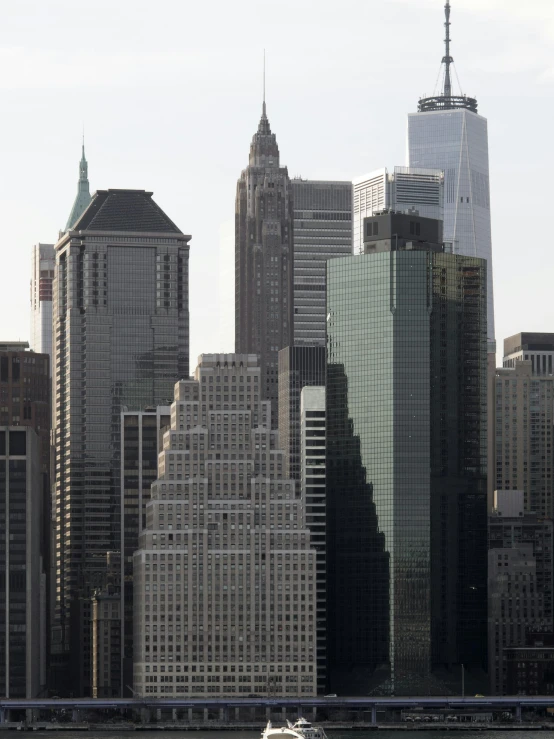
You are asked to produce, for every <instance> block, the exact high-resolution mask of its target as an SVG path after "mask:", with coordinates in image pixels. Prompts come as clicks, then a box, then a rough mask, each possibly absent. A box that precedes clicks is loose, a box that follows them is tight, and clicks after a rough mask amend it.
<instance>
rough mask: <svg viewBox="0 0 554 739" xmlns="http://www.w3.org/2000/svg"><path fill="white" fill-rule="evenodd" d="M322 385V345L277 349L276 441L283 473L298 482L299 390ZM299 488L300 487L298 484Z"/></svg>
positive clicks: (299, 459)
mask: <svg viewBox="0 0 554 739" xmlns="http://www.w3.org/2000/svg"><path fill="white" fill-rule="evenodd" d="M311 385H317V386H319V385H325V347H322V346H287V347H286V348H285V349H281V351H280V352H279V419H278V428H279V445H280V447H281V449H282V450H283V452H284V455H285V459H284V461H285V475H286V476H287V477H292V479H293V480H296V481H297V482H300V477H301V467H302V464H301V456H300V393H301V391H302V388H304V387H307V386H311ZM298 490H300V488H298Z"/></svg>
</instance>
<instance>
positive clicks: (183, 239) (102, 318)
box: [52, 190, 190, 695]
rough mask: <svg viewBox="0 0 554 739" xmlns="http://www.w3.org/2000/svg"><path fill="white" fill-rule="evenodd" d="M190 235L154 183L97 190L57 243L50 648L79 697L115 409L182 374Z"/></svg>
mask: <svg viewBox="0 0 554 739" xmlns="http://www.w3.org/2000/svg"><path fill="white" fill-rule="evenodd" d="M189 239H190V236H185V235H184V234H183V233H182V232H181V231H180V230H179V228H177V226H176V225H175V224H174V223H173V222H172V221H171V220H170V219H169V218H168V217H167V215H166V214H165V213H164V212H163V211H162V210H161V208H159V206H158V205H157V204H156V203H155V202H154V201H153V200H152V193H150V192H145V191H144V190H99V191H98V192H97V193H96V194H95V196H94V198H93V200H92V202H91V204H90V205H89V207H88V208H87V209H86V210H85V212H84V213H83V214H82V216H81V217H80V218H79V220H78V221H77V223H76V224H75V227H74V229H70V230H69V231H67V233H65V234H64V235H63V236H62V238H61V239H60V240H59V241H58V243H57V244H56V277H55V280H54V307H53V314H54V357H55V360H54V369H53V377H54V379H55V388H56V394H55V400H54V402H55V405H54V424H55V445H56V486H55V506H56V527H57V528H56V551H55V557H56V573H55V577H56V584H55V588H56V592H55V599H56V604H55V615H54V623H53V636H52V640H53V644H52V651H53V653H54V654H55V667H57V668H58V675H60V672H61V677H62V678H64V677H65V678H67V676H70V678H71V681H72V685H71V688H70V689H71V690H72V691H73V693H74V694H78V695H90V674H91V665H90V648H89V647H90V621H89V619H90V595H91V591H92V590H93V589H94V588H97V587H101V586H102V585H103V584H104V583H103V579H104V575H105V562H106V553H107V552H109V551H112V552H113V551H118V552H119V551H120V549H121V541H120V539H121V535H120V474H121V462H120V426H121V412H122V411H131V410H142V409H143V408H144V407H146V406H153V405H163V404H165V403H166V402H167V401H168V399H170V398H171V397H172V395H173V386H174V384H175V382H176V380H178V379H179V378H184V377H188V371H189V368H188V362H189V313H188V255H189V246H188V242H189ZM69 653H70V654H71V661H70V670H69V671H68V669H67V665H66V662H65V658H66V657H67V655H68V654H69ZM56 689H59V690H62V689H63V686H62V685H60V687H59V688H58V687H57V688H56Z"/></svg>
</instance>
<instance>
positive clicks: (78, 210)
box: [65, 139, 91, 231]
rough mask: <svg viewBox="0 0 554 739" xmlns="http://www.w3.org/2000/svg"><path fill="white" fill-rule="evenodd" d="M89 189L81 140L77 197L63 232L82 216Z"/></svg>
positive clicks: (86, 203) (89, 198)
mask: <svg viewBox="0 0 554 739" xmlns="http://www.w3.org/2000/svg"><path fill="white" fill-rule="evenodd" d="M90 200H91V197H90V188H89V183H88V162H87V160H86V159H85V142H84V139H83V147H82V153H81V161H80V162H79V181H78V183H77V195H76V197H75V201H74V203H73V207H72V208H71V213H70V214H69V218H68V219H67V223H66V224H65V230H66V231H69V230H70V229H71V228H73V227H74V226H75V224H76V223H77V221H78V220H79V218H80V217H81V216H82V215H83V213H84V212H85V210H86V209H87V208H88V206H89V203H90Z"/></svg>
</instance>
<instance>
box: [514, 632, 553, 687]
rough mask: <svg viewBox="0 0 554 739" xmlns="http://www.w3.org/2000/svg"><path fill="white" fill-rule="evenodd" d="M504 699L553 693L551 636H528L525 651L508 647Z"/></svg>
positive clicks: (520, 648)
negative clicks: (507, 696)
mask: <svg viewBox="0 0 554 739" xmlns="http://www.w3.org/2000/svg"><path fill="white" fill-rule="evenodd" d="M504 651H505V655H506V658H505V659H506V695H552V693H554V634H551V633H550V634H545V633H542V632H538V633H533V632H530V633H528V634H527V643H526V645H525V646H524V647H508V648H507V649H505V650H504Z"/></svg>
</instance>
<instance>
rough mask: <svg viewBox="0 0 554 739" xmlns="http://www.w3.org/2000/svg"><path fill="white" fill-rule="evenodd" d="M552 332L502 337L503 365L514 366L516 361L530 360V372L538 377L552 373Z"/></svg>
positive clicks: (553, 353) (553, 341)
mask: <svg viewBox="0 0 554 739" xmlns="http://www.w3.org/2000/svg"><path fill="white" fill-rule="evenodd" d="M553 357H554V334H544V333H531V332H529V331H527V332H525V333H519V334H515V335H514V336H510V337H508V338H507V339H504V359H503V361H502V365H503V366H504V367H511V368H512V369H513V368H514V367H515V366H516V362H520V361H522V360H527V361H529V362H531V373H532V374H533V375H537V376H539V377H548V376H549V375H552V374H554V372H553V370H552V367H553V359H552V358H553Z"/></svg>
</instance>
